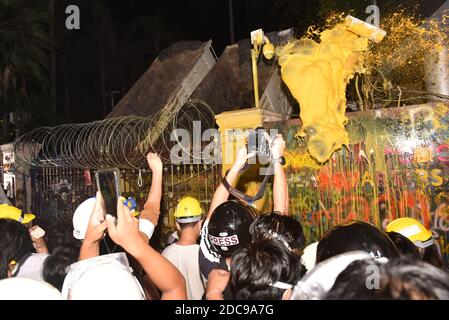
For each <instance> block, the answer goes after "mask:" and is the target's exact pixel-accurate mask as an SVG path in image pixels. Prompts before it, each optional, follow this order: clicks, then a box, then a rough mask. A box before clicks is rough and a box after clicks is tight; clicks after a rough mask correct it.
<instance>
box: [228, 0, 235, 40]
mask: <svg viewBox="0 0 449 320" xmlns="http://www.w3.org/2000/svg"><path fill="white" fill-rule="evenodd" d="M228 4H229V36H230V39H231V44H233V43H234V42H235V39H234V8H233V3H232V0H228Z"/></svg>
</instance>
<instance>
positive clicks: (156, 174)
mask: <svg viewBox="0 0 449 320" xmlns="http://www.w3.org/2000/svg"><path fill="white" fill-rule="evenodd" d="M147 162H148V167H149V168H150V169H151V172H152V174H153V175H152V178H151V189H150V193H149V194H148V198H147V201H146V202H145V205H144V209H143V210H142V212H141V214H140V218H141V219H148V220H150V221H151V223H152V224H153V225H154V226H156V225H157V221H158V219H159V213H160V209H161V198H162V168H163V166H162V160H161V158H160V157H159V156H158V155H157V154H156V153H149V154H148V155H147Z"/></svg>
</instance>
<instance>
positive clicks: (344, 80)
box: [277, 22, 379, 163]
mask: <svg viewBox="0 0 449 320" xmlns="http://www.w3.org/2000/svg"><path fill="white" fill-rule="evenodd" d="M355 32H357V33H355ZM374 32H375V30H373V29H371V28H369V27H367V26H366V25H365V24H363V23H362V24H356V25H355V24H350V23H347V22H342V23H339V24H337V25H336V26H335V27H333V28H332V29H329V30H325V31H323V32H321V33H320V35H319V39H320V42H319V43H318V42H316V41H314V40H312V39H308V38H302V39H300V40H297V41H294V42H290V43H288V44H287V45H285V46H284V47H282V48H278V50H277V55H278V56H279V65H280V66H281V76H282V79H283V81H284V82H285V83H286V85H287V87H288V88H289V90H290V92H291V93H292V95H293V97H294V98H295V99H296V100H297V101H298V102H299V104H300V108H301V111H300V117H301V121H302V124H303V127H302V129H301V130H300V131H299V132H298V135H299V136H301V137H305V136H307V138H308V142H307V149H308V152H309V153H310V155H311V156H312V157H313V158H315V159H316V160H317V161H318V162H320V163H324V162H326V161H327V160H329V158H330V157H331V155H332V153H333V152H334V151H336V150H338V149H340V148H341V147H342V146H343V145H348V144H349V136H348V133H347V132H346V130H345V127H344V125H345V123H346V122H347V118H346V116H345V110H346V95H345V91H346V85H347V84H348V82H349V80H350V79H351V78H353V77H354V74H355V73H363V72H365V68H364V65H363V57H364V54H365V50H367V48H368V38H370V37H372V36H373V33H374ZM374 37H379V36H374ZM376 40H379V38H376Z"/></svg>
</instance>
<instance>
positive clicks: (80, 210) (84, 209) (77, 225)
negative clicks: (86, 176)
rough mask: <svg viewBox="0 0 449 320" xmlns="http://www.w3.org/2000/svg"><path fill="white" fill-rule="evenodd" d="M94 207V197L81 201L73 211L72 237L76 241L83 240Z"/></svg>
mask: <svg viewBox="0 0 449 320" xmlns="http://www.w3.org/2000/svg"><path fill="white" fill-rule="evenodd" d="M94 207H95V197H92V198H89V199H87V200H85V201H83V202H82V203H81V204H80V205H79V206H78V207H77V208H76V210H75V213H74V214H73V219H72V221H73V237H74V238H75V239H78V240H83V239H84V237H85V235H86V231H87V226H88V225H89V220H90V216H91V215H92V211H93V210H94Z"/></svg>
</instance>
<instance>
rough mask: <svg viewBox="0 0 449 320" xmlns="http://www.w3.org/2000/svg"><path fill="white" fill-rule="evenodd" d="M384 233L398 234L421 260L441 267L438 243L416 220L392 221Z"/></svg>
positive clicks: (441, 259) (441, 261) (402, 219)
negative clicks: (416, 249) (416, 250)
mask: <svg viewBox="0 0 449 320" xmlns="http://www.w3.org/2000/svg"><path fill="white" fill-rule="evenodd" d="M386 231H387V233H393V232H395V233H399V234H401V235H402V236H404V237H406V238H407V239H409V240H410V241H411V242H412V243H413V244H414V245H415V246H416V247H417V248H418V251H419V256H420V258H421V260H423V261H426V262H428V263H430V264H432V265H434V266H436V267H440V268H441V267H443V265H444V261H443V258H442V255H441V250H440V248H439V246H438V243H437V242H436V241H434V240H433V238H432V232H431V231H430V230H428V229H426V228H425V227H424V226H423V225H422V224H421V222H419V221H418V220H416V219H413V218H399V219H396V220H393V221H391V222H390V223H389V224H388V225H387V228H386Z"/></svg>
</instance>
